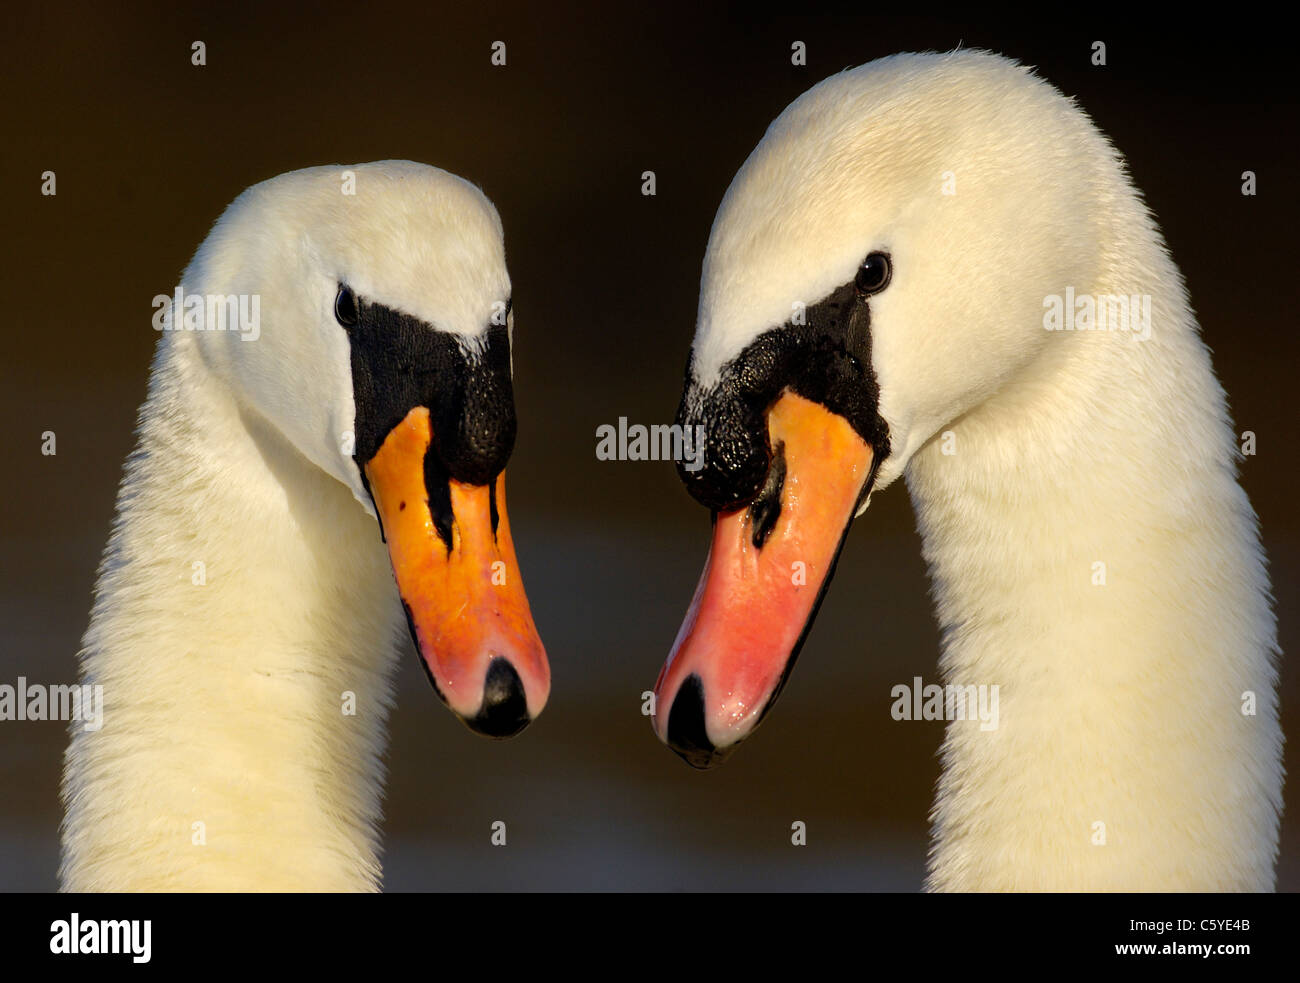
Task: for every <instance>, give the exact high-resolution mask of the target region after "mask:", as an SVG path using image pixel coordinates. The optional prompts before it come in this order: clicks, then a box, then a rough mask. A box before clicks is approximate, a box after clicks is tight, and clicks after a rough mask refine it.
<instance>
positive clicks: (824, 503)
mask: <svg viewBox="0 0 1300 983" xmlns="http://www.w3.org/2000/svg"><path fill="white" fill-rule="evenodd" d="M767 426H768V435H769V443H770V446H771V447H772V452H773V460H772V464H771V466H770V469H769V473H768V484H767V487H766V488H765V489H764V491H763V493H762V494H760V496H759V498H758V499H756V500H755V501H754V502H753V503H750V504H749V505H746V506H742V507H741V508H739V509H736V510H735V511H732V512H724V513H721V514H719V515H718V516H717V517H716V520H715V522H714V527H713V543H712V546H711V547H710V549H709V556H708V560H707V561H706V562H705V566H704V574H703V576H702V577H701V578H700V584H699V586H698V587H697V588H696V590H695V598H694V600H693V601H692V602H691V607H690V610H689V611H688V612H687V614H686V620H685V622H684V623H683V624H682V627H681V630H680V631H679V632H678V634H677V640H676V642H675V643H674V644H673V650H672V653H671V654H670V655H669V657H668V661H667V663H666V664H665V665H664V667H663V670H662V671H661V672H660V673H659V680H658V682H657V683H656V684H655V707H656V713H655V717H654V726H655V732H656V733H657V734H658V735H659V738H660V739H661V740H662V741H664V742H665V743H666V744H668V745H669V746H670V747H671V748H672V749H673V750H674V751H676V752H677V753H678V754H679V755H681V756H682V757H683V758H684V759H686V761H687V762H689V763H690V764H692V765H694V766H695V767H697V768H709V767H712V766H714V765H717V764H720V763H721V762H722V760H723V759H724V758H725V757H726V755H727V754H728V753H729V752H730V751H731V750H732V749H733V748H734V747H735V746H736V745H737V744H739V743H740V742H741V741H742V740H744V739H745V738H746V737H748V736H749V734H750V733H752V732H753V730H754V728H755V727H756V726H757V725H758V722H759V721H760V720H761V719H762V717H763V715H764V714H765V713H766V712H767V710H768V709H769V708H770V707H771V705H772V703H773V702H774V701H775V700H776V698H777V696H778V695H779V694H780V691H781V687H782V686H783V685H784V684H785V680H786V678H787V676H788V675H789V672H790V670H791V668H792V667H793V666H794V661H795V658H796V656H797V655H798V654H799V648H800V646H801V645H802V644H803V640H804V636H805V635H806V634H807V632H808V629H809V627H810V626H811V624H812V620H813V618H814V617H815V616H816V613H817V607H818V605H819V604H820V603H821V598H822V595H823V593H824V592H825V590H826V587H827V585H828V584H829V583H830V579H831V575H832V574H833V573H834V570H835V561H836V559H837V558H838V556H839V551H840V547H841V546H842V545H843V542H844V538H845V536H846V534H847V532H848V527H849V525H850V523H851V522H852V521H853V516H854V513H855V512H856V511H857V508H858V505H859V502H860V500H861V497H862V493H863V491H864V489H865V488H866V486H867V482H868V480H869V479H870V477H871V466H872V460H873V456H874V452H873V451H872V448H871V446H870V445H869V444H867V443H866V442H865V441H864V440H863V439H862V438H861V437H860V436H859V435H858V433H857V431H855V430H854V429H853V428H852V426H850V425H849V423H848V421H846V420H845V419H844V418H843V417H840V416H837V415H835V414H834V413H831V412H830V411H829V410H827V409H825V408H824V407H822V406H820V405H818V404H817V403H813V402H811V401H809V400H807V399H804V398H803V397H801V396H798V395H795V394H794V393H791V392H789V391H787V392H786V393H784V394H783V395H782V396H781V397H780V398H779V399H778V400H777V402H776V403H775V404H773V406H772V408H771V409H770V410H769V411H768V416H767ZM774 508H779V511H778V512H777V513H776V516H775V522H774V523H773V521H772V510H773V509H774Z"/></svg>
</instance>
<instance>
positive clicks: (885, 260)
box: [853, 253, 893, 297]
mask: <svg viewBox="0 0 1300 983" xmlns="http://www.w3.org/2000/svg"><path fill="white" fill-rule="evenodd" d="M892 272H893V270H892V268H891V267H890V265H889V257H888V256H886V255H885V254H884V253H872V254H871V255H870V256H868V257H867V258H866V259H864V260H863V261H862V265H861V266H860V267H859V268H858V274H857V276H855V277H854V278H853V286H855V287H856V288H857V290H858V293H860V294H862V295H863V296H864V297H865V296H866V295H868V294H878V293H880V291H882V290H884V289H885V288H886V287H887V286H889V277H890V275H891V273H892Z"/></svg>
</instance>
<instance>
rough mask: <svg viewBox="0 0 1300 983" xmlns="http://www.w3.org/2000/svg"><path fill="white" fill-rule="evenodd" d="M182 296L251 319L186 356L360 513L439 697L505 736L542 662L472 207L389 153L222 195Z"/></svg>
mask: <svg viewBox="0 0 1300 983" xmlns="http://www.w3.org/2000/svg"><path fill="white" fill-rule="evenodd" d="M183 287H184V290H185V291H186V293H188V294H190V295H198V296H200V297H204V296H206V297H209V298H210V297H213V296H216V297H225V298H227V300H228V301H235V302H239V301H242V302H244V303H245V307H244V308H242V309H241V314H242V313H248V312H256V313H257V317H256V323H255V324H248V323H243V322H241V324H240V330H202V331H196V332H195V333H194V334H193V336H192V337H193V338H194V341H195V344H196V345H197V346H198V349H199V352H200V354H201V358H202V360H203V362H204V363H205V364H206V365H207V366H208V367H209V368H210V369H211V371H212V372H213V373H214V374H215V375H216V376H217V377H218V378H219V379H220V380H222V382H223V383H224V384H225V385H226V386H227V387H228V388H229V389H230V390H231V391H232V392H233V393H234V395H235V397H236V400H237V402H238V404H239V405H240V407H241V412H243V413H245V414H248V413H251V414H255V415H256V416H258V417H260V418H261V419H262V420H264V421H265V422H266V423H268V424H269V425H270V426H272V427H274V428H275V429H276V430H278V431H279V432H280V433H281V434H282V435H283V436H284V437H285V438H286V439H287V440H288V442H289V443H291V444H292V445H293V446H294V447H295V448H296V449H297V450H298V451H299V452H300V453H301V454H302V455H304V456H305V457H306V458H307V459H308V460H309V461H311V462H312V463H313V464H315V465H316V466H317V467H318V468H320V470H321V471H323V472H325V474H327V475H329V476H330V477H332V478H333V479H335V480H337V481H339V482H342V483H343V484H344V485H346V486H347V487H348V488H349V489H350V490H351V491H352V494H353V495H354V496H355V498H356V500H357V502H358V508H360V509H363V510H365V511H366V512H368V513H369V514H370V515H372V516H375V517H377V518H378V520H379V529H378V530H377V531H378V532H379V533H380V535H382V537H383V538H384V541H385V542H386V543H387V546H388V553H389V558H390V559H391V561H392V568H393V572H394V575H395V579H396V581H397V588H398V592H399V594H400V596H401V602H402V604H403V606H404V608H405V609H406V614H407V620H408V624H409V626H410V630H411V635H412V637H413V639H414V641H415V644H416V647H417V649H418V651H419V654H420V658H421V663H422V664H423V666H424V668H425V670H426V672H427V673H428V676H429V679H430V680H431V682H432V683H433V685H434V687H435V689H436V690H437V692H438V694H439V696H440V697H441V698H442V699H443V701H444V702H445V703H447V705H448V706H449V707H450V708H451V709H452V710H453V711H455V713H456V714H457V715H458V716H460V717H461V718H462V719H463V720H464V721H465V722H466V723H467V724H469V726H470V727H471V728H473V729H474V730H476V731H478V732H480V733H483V734H486V735H488V736H492V737H508V736H510V735H511V734H514V733H516V732H517V731H519V730H521V729H522V728H523V727H524V726H525V725H526V724H527V723H528V722H529V721H530V720H532V718H534V717H535V716H536V715H537V714H538V713H539V712H540V711H541V709H542V706H543V705H544V704H545V702H546V698H547V695H548V692H549V688H550V671H549V667H548V664H547V660H546V654H545V651H544V649H543V647H542V644H541V641H540V639H539V638H538V635H537V631H536V628H535V627H534V625H533V620H532V615H531V613H530V611H529V607H528V601H527V598H526V597H525V595H524V591H523V586H522V581H521V578H520V574H519V569H518V564H517V562H516V559H515V552H514V547H513V543H512V540H511V537H510V527H509V523H508V521H507V518H506V507H505V475H504V472H505V465H506V461H507V459H508V458H509V456H510V452H511V450H512V448H513V446H514V440H515V430H516V421H515V407H514V395H513V388H512V364H511V353H510V346H511V340H512V332H513V315H512V313H511V304H510V301H511V294H510V277H509V275H508V273H507V272H506V264H505V249H504V245H503V239H502V228H501V221H500V219H499V217H498V216H497V213H496V210H495V209H494V208H493V206H492V204H491V202H490V201H488V199H487V198H486V197H485V196H484V195H483V193H482V192H481V191H480V190H479V189H478V188H476V187H475V186H474V185H472V184H470V183H469V182H467V181H464V180H462V179H461V178H459V177H456V176H455V175H452V174H449V173H447V172H446V171H442V170H439V169H437V168H434V167H429V166H426V165H423V164H416V163H412V162H409V161H381V162H377V163H371V164H362V165H353V166H347V167H315V168H308V169H306V170H300V171H293V172H290V173H288V174H283V175H280V176H279V177H276V178H272V179H271V180H269V181H265V182H263V183H261V184H257V185H254V186H253V187H251V188H249V189H248V190H247V191H246V192H244V193H243V194H242V195H241V196H240V197H239V198H238V199H236V200H235V202H234V203H233V204H232V205H231V206H230V207H229V208H228V209H227V211H226V212H225V214H224V215H223V216H222V217H221V219H220V220H219V221H218V222H217V224H216V226H215V227H214V228H213V230H212V232H211V234H210V235H209V236H208V238H207V240H205V242H204V244H203V245H202V246H201V247H200V249H199V251H198V253H197V254H196V255H195V258H194V261H193V262H192V264H191V265H190V267H189V269H188V270H187V272H186V275H185V279H184V281H183ZM208 309H209V310H211V307H210V305H209V308H208ZM229 309H230V308H229V307H227V310H229ZM172 316H173V320H174V321H177V322H178V321H179V318H180V317H182V316H184V315H183V314H182V312H181V311H174V312H173V315H172ZM171 326H172V327H175V328H180V327H181V325H180V324H179V323H176V324H173V325H171ZM207 327H209V328H213V327H215V326H214V325H207ZM232 327H233V325H232ZM340 562H345V559H344V558H340Z"/></svg>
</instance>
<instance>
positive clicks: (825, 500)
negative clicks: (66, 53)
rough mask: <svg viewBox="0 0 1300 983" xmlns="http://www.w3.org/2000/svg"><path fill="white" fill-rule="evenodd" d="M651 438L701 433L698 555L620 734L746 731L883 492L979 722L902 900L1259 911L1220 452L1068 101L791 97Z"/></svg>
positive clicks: (1238, 614) (1258, 755)
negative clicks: (1222, 897)
mask: <svg viewBox="0 0 1300 983" xmlns="http://www.w3.org/2000/svg"><path fill="white" fill-rule="evenodd" d="M1085 298H1086V300H1085ZM1120 298H1123V299H1125V300H1126V301H1127V302H1128V308H1127V310H1125V308H1124V306H1123V305H1121V304H1120V303H1119V299H1120ZM1067 302H1068V304H1069V306H1066V305H1067ZM1107 310H1109V311H1110V318H1109V320H1106V321H1103V320H1102V317H1103V315H1104V314H1105V313H1106V311H1107ZM1125 314H1127V315H1128V319H1127V320H1125V317H1124V315H1125ZM1089 315H1091V316H1089ZM1103 326H1104V330H1103V329H1102V327H1103ZM679 422H681V423H682V424H684V425H704V426H705V427H706V428H707V429H706V431H705V433H706V438H705V440H706V445H705V446H706V451H705V464H704V467H702V468H699V469H697V470H687V469H685V468H683V467H682V466H681V465H680V464H679V465H678V470H679V473H680V477H681V479H682V480H683V482H684V483H685V484H686V486H687V488H688V490H689V491H690V493H691V494H692V496H693V497H695V498H696V499H697V500H698V501H699V502H701V503H703V504H704V505H707V506H708V507H709V508H710V509H711V510H712V512H713V515H714V528H713V532H712V539H711V547H710V551H709V556H708V559H707V561H706V564H705V570H704V573H703V575H702V578H701V581H700V584H699V587H698V588H697V591H696V593H695V597H694V600H693V601H692V603H691V606H690V609H689V611H688V613H687V616H686V618H685V621H684V623H683V625H682V627H681V630H680V632H679V634H678V636H677V639H676V641H675V643H674V645H673V648H672V652H671V654H670V655H669V657H668V660H667V662H666V663H665V665H664V667H663V670H662V671H661V673H660V676H659V679H658V682H657V684H656V687H655V702H654V707H655V712H654V714H653V723H654V727H655V730H656V733H657V734H658V736H659V737H660V739H661V740H663V741H664V742H666V743H667V744H668V745H669V746H670V747H671V748H672V749H673V750H675V751H676V752H677V753H678V754H679V755H681V756H682V757H684V758H685V759H686V760H687V761H688V762H689V763H691V764H692V765H694V766H696V767H699V768H708V767H711V766H714V765H716V764H718V763H719V762H720V761H722V760H724V759H725V758H726V756H727V755H728V754H729V753H730V752H731V751H733V750H734V748H735V746H736V745H737V744H738V743H739V742H740V741H741V740H743V739H744V738H746V737H748V736H749V735H750V734H751V733H752V732H753V730H754V728H755V727H756V726H757V724H758V723H759V721H760V720H761V719H762V717H763V715H764V714H765V713H766V712H767V711H768V710H769V709H770V708H771V706H772V703H773V701H774V700H775V699H776V697H777V695H778V693H779V692H780V690H781V687H782V686H783V685H784V683H785V680H786V677H787V674H788V673H789V671H790V668H791V665H792V663H793V660H794V658H795V655H796V654H797V653H798V650H799V647H800V645H801V643H802V641H803V637H804V635H805V634H806V633H807V631H808V628H809V626H810V624H811V621H812V619H813V617H814V616H815V613H816V610H817V606H818V604H819V602H820V600H821V597H822V595H823V593H824V591H825V589H826V586H827V584H828V582H829V580H830V578H831V575H832V573H833V571H834V566H835V561H836V559H837V557H838V555H839V551H840V548H841V546H842V544H843V539H844V536H845V534H846V532H847V528H848V526H849V524H850V523H851V522H852V520H853V518H854V517H855V516H857V515H861V514H862V512H863V511H865V510H866V508H867V505H868V503H869V500H870V496H871V494H872V493H873V492H874V491H880V490H882V489H884V488H886V487H888V486H889V485H890V484H891V483H892V482H893V481H894V480H895V479H897V478H898V477H900V476H902V477H903V478H904V479H905V481H906V485H907V490H908V492H909V495H910V497H911V500H912V503H913V508H914V512H915V515H916V521H917V526H918V530H919V532H920V535H921V539H922V543H923V549H924V557H925V559H926V562H927V564H928V568H929V573H930V578H931V583H932V594H933V599H934V607H935V613H936V617H937V620H938V622H939V625H940V627H941V629H942V654H941V659H940V670H941V674H942V678H943V679H944V680H945V682H946V683H947V684H949V686H957V687H962V690H963V691H964V692H969V691H968V690H966V687H977V688H978V687H989V688H991V687H993V686H996V687H998V693H999V695H1000V699H999V704H998V707H999V709H998V714H997V719H996V726H993V727H987V726H983V724H984V721H983V720H982V719H981V720H976V719H970V717H969V716H968V717H967V719H961V716H962V715H961V714H956V715H954V717H945V719H948V720H949V722H948V724H947V726H946V730H945V736H944V739H943V744H942V749H941V758H942V766H943V767H942V775H941V778H940V779H939V782H938V786H937V789H936V795H935V802H934V807H933V810H932V813H931V816H930V820H931V824H932V828H931V848H930V853H929V858H928V864H927V867H928V872H927V878H926V883H925V886H926V887H927V889H930V890H980V891H1004V890H1204V891H1224V890H1250V891H1258V890H1268V889H1271V888H1272V887H1273V883H1274V881H1273V878H1274V873H1273V869H1274V864H1275V860H1276V853H1277V838H1278V823H1279V814H1280V809H1281V786H1282V764H1281V749H1282V734H1281V730H1280V727H1279V723H1278V704H1277V691H1276V686H1277V667H1276V663H1275V655H1276V654H1277V645H1276V631H1275V623H1274V616H1273V613H1272V610H1271V596H1270V593H1269V584H1268V577H1267V573H1266V569H1265V558H1264V554H1263V551H1262V549H1261V546H1260V541H1259V532H1258V521H1257V519H1256V517H1255V514H1254V512H1253V510H1252V508H1251V506H1250V503H1249V501H1248V500H1247V498H1246V495H1245V494H1244V492H1243V491H1242V489H1241V487H1240V486H1239V484H1238V483H1237V477H1236V469H1237V465H1238V462H1239V460H1240V458H1241V453H1240V448H1239V447H1238V446H1237V442H1236V437H1235V436H1234V432H1233V429H1232V426H1231V423H1230V420H1229V417H1228V412H1227V409H1226V405H1225V396H1224V393H1223V391H1222V389H1221V388H1220V386H1219V383H1218V381H1217V380H1216V378H1215V375H1214V373H1213V369H1212V368H1211V364H1210V358H1209V354H1208V352H1207V349H1206V347H1205V345H1204V344H1203V343H1202V341H1201V339H1200V337H1199V329H1198V326H1197V322H1196V318H1195V316H1194V315H1193V313H1192V310H1191V307H1190V305H1189V301H1188V296H1187V291H1186V289H1185V286H1184V283H1183V280H1182V277H1181V275H1180V273H1179V271H1178V269H1177V267H1176V266H1175V265H1174V263H1173V261H1172V259H1171V258H1170V255H1169V253H1168V251H1167V249H1166V247H1165V244H1164V242H1163V239H1162V236H1161V234H1160V232H1159V230H1158V228H1157V226H1156V224H1155V221H1154V219H1153V217H1152V215H1151V213H1150V212H1149V211H1148V209H1147V207H1146V206H1145V204H1144V203H1143V201H1142V198H1141V196H1140V194H1139V192H1138V191H1137V189H1136V188H1135V187H1134V185H1133V183H1132V181H1131V180H1130V178H1129V176H1128V174H1127V172H1126V169H1125V165H1124V163H1123V160H1122V158H1121V157H1120V155H1119V154H1118V152H1117V151H1116V150H1115V149H1114V148H1113V147H1112V145H1111V144H1110V142H1109V141H1108V140H1107V139H1106V137H1105V136H1103V135H1102V133H1101V132H1100V131H1099V130H1098V129H1097V128H1096V126H1095V125H1094V124H1093V123H1092V122H1091V120H1090V119H1089V118H1088V117H1087V116H1086V115H1085V114H1084V112H1083V111H1082V110H1081V109H1080V108H1079V107H1078V106H1077V105H1076V104H1075V103H1074V102H1073V101H1072V100H1071V99H1067V98H1066V97H1064V96H1063V95H1061V93H1060V92H1058V91H1057V90H1056V89H1055V88H1053V87H1052V86H1051V85H1050V84H1049V83H1048V82H1046V81H1044V80H1043V79H1042V78H1040V77H1039V76H1037V75H1036V74H1035V73H1034V72H1033V70H1032V69H1030V68H1027V67H1024V66H1021V65H1019V64H1017V63H1016V62H1013V61H1011V60H1008V59H1006V58H1003V57H1001V56H999V55H996V54H992V53H989V52H983V51H971V50H959V51H957V52H950V53H926V54H900V55H896V56H892V57H888V58H883V59H880V60H878V61H874V62H871V63H869V64H866V65H864V66H861V67H858V68H855V69H851V70H847V71H844V72H843V73H841V74H838V75H835V76H832V77H830V78H828V79H826V80H824V81H822V82H821V83H819V84H818V85H816V86H814V87H813V88H812V89H810V90H809V91H807V92H806V93H804V94H803V95H802V96H800V97H799V98H798V99H796V100H795V101H794V102H793V103H792V104H791V105H790V106H788V107H787V108H786V109H785V110H784V111H783V112H782V113H781V115H780V116H779V117H777V119H776V120H775V121H774V122H773V123H772V124H771V126H770V127H769V128H768V130H767V132H766V134H765V135H764V136H763V139H762V141H761V142H760V143H759V144H758V146H757V147H756V148H755V150H754V151H753V152H752V153H751V154H750V156H749V158H748V159H747V160H746V161H745V163H744V164H743V165H742V167H741V168H740V170H739V172H738V173H737V174H736V177H735V178H734V180H733V181H732V183H731V186H730V188H729V189H728V190H727V192H726V195H725V197H724V199H723V201H722V204H721V206H720V208H719V210H718V213H717V216H716V218H715V221H714V224H713V228H712V230H711V233H710V236H709V242H708V248H707V252H706V255H705V259H704V264H703V271H702V276H701V287H700V299H699V310H698V319H697V324H696V332H695V337H694V341H693V344H692V347H691V355H690V360H689V364H688V368H687V373H686V382H685V388H684V392H683V396H682V402H681V408H680V410H679ZM792 571H793V572H792ZM870 600H871V599H870V598H864V599H863V602H864V607H865V608H868V609H869V605H870ZM886 616H887V613H886V612H883V611H874V612H872V613H871V614H869V615H866V616H864V619H863V628H862V641H863V648H864V649H867V648H869V647H870V636H871V628H870V622H871V619H872V618H883V617H886ZM863 712H880V713H889V712H891V711H890V697H889V696H887V695H886V694H883V693H882V694H881V695H880V698H879V699H875V698H872V697H868V698H867V700H866V706H865V707H864V708H863Z"/></svg>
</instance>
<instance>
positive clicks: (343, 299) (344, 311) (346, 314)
mask: <svg viewBox="0 0 1300 983" xmlns="http://www.w3.org/2000/svg"><path fill="white" fill-rule="evenodd" d="M334 317H335V319H336V320H337V321H338V322H339V324H341V325H343V327H345V328H350V327H352V326H353V325H354V324H356V323H357V297H356V294H354V293H353V292H352V291H351V290H349V289H348V288H347V287H345V286H343V284H341V283H340V284H339V293H338V296H337V297H335V298H334Z"/></svg>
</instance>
